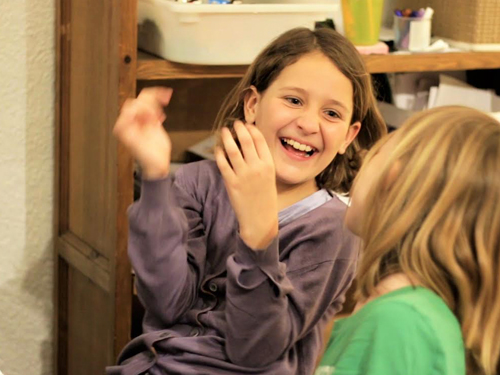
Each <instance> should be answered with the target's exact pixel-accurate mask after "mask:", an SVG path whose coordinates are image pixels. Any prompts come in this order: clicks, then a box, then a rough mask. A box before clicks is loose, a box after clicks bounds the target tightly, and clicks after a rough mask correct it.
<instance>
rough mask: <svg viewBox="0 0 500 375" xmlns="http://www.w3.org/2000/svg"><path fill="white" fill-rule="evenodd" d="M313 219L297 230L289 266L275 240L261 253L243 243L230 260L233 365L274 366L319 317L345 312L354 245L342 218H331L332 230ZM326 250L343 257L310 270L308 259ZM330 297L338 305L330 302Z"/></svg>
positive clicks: (228, 312) (228, 337)
mask: <svg viewBox="0 0 500 375" xmlns="http://www.w3.org/2000/svg"><path fill="white" fill-rule="evenodd" d="M311 219H312V221H311V222H310V225H308V226H304V227H302V228H296V229H295V231H296V233H295V234H294V236H295V237H296V240H295V241H293V242H292V243H291V244H289V246H288V248H286V249H282V251H286V252H289V254H290V257H289V259H288V261H287V265H285V264H284V263H282V262H280V261H279V257H278V254H279V250H278V239H277V238H276V239H275V240H274V241H273V242H272V243H271V245H270V246H269V247H268V248H267V249H266V250H264V251H260V252H255V251H253V250H252V249H250V248H248V247H247V246H246V245H245V243H244V242H243V241H242V240H240V241H239V247H238V248H237V249H236V253H235V254H234V255H233V256H231V257H230V258H229V259H228V262H227V268H228V286H227V307H226V319H227V322H228V325H227V327H228V328H227V333H226V350H227V354H228V356H229V358H230V359H231V361H232V362H233V363H236V364H239V365H242V366H265V365H268V364H270V363H272V362H274V361H276V360H277V359H278V358H279V357H280V356H281V355H282V354H283V353H285V352H286V351H287V350H288V349H289V348H290V347H292V346H293V345H295V343H296V342H297V341H299V340H300V339H302V338H303V337H304V335H305V334H307V333H308V332H309V331H310V330H311V329H312V328H313V327H314V325H316V324H317V323H318V322H319V320H320V319H321V317H322V316H321V314H319V313H318V312H324V311H326V310H328V309H329V310H330V313H336V312H338V311H339V310H340V308H341V307H342V304H343V302H344V293H345V290H346V289H347V288H348V286H349V285H350V284H351V282H352V279H353V277H354V270H355V256H353V252H352V250H353V249H355V242H356V241H355V240H354V237H353V236H351V235H349V234H348V233H347V232H346V229H344V227H343V224H342V218H341V217H338V218H329V223H328V224H329V225H326V223H324V222H323V223H319V222H318V223H314V216H311ZM315 224H317V225H315ZM325 246H331V247H336V249H335V252H336V253H337V254H338V255H339V256H338V257H337V258H336V259H335V260H330V261H324V262H321V263H312V264H308V261H307V259H308V258H309V259H310V253H311V252H315V251H316V252H317V251H322V249H324V248H325ZM343 254H345V257H343V256H342V255H343ZM332 288H335V290H332ZM331 295H335V298H334V301H331V299H329V298H327V297H326V296H331ZM332 302H333V304H332Z"/></svg>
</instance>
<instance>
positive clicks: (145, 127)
mask: <svg viewBox="0 0 500 375" xmlns="http://www.w3.org/2000/svg"><path fill="white" fill-rule="evenodd" d="M171 97H172V89H170V88H164V87H152V88H146V89H143V90H142V91H141V92H140V94H139V96H138V97H137V99H127V101H126V102H125V103H124V104H123V107H122V109H121V111H120V115H119V116H118V119H117V120H116V123H115V126H114V128H113V134H114V135H115V136H116V137H117V138H118V139H119V140H120V141H121V142H122V143H123V144H124V145H125V147H126V148H127V149H128V151H129V152H130V153H131V154H132V156H133V157H134V158H135V159H136V160H137V161H138V162H139V164H140V165H141V167H142V174H143V176H144V178H146V179H159V178H163V177H166V176H167V175H168V172H169V169H170V155H171V151H172V145H171V142H170V137H169V136H168V134H167V132H166V131H165V129H164V128H163V121H165V119H166V116H165V112H164V111H163V107H165V106H167V105H168V103H169V102H170V98H171Z"/></svg>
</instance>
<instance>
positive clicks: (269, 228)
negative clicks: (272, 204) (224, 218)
mask: <svg viewBox="0 0 500 375" xmlns="http://www.w3.org/2000/svg"><path fill="white" fill-rule="evenodd" d="M277 235H278V220H277V218H276V221H275V222H273V223H271V224H270V225H266V226H263V227H262V228H261V229H247V228H242V227H240V237H241V239H242V240H243V242H244V243H245V244H246V245H247V246H248V247H249V248H251V249H252V250H254V251H262V250H266V249H267V248H268V247H269V245H270V244H271V243H272V242H273V240H274V239H275V238H276V236H277Z"/></svg>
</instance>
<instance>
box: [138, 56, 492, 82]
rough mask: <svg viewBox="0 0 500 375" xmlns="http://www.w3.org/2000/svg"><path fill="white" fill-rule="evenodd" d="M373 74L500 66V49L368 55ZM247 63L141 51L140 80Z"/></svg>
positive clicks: (234, 71)
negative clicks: (194, 60) (184, 59)
mask: <svg viewBox="0 0 500 375" xmlns="http://www.w3.org/2000/svg"><path fill="white" fill-rule="evenodd" d="M364 59H365V62H366V65H367V67H368V70H369V72H370V73H389V72H423V71H427V72H428V71H443V70H475V69H498V68H500V52H449V53H425V54H424V53H422V54H408V55H403V54H391V55H369V56H364ZM247 68H248V66H247V65H190V64H179V63H174V62H171V61H167V60H164V59H162V58H159V57H156V56H153V55H150V54H147V53H144V52H139V53H138V64H137V79H138V80H143V81H151V80H163V79H195V78H234V77H241V76H243V74H244V73H245V71H246V69H247Z"/></svg>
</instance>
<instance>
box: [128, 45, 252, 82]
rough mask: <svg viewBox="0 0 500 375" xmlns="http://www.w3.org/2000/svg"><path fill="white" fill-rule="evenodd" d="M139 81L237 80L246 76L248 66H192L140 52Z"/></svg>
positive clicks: (138, 64) (138, 63)
mask: <svg viewBox="0 0 500 375" xmlns="http://www.w3.org/2000/svg"><path fill="white" fill-rule="evenodd" d="M137 58H138V62H137V79H138V80H143V81H151V80H161V79H195V78H235V77H236V78H237V77H242V76H243V74H245V72H246V70H247V68H248V65H191V64H179V63H175V62H172V61H168V60H164V59H162V58H160V57H157V56H153V55H150V54H148V53H145V52H141V51H139V53H138V54H137Z"/></svg>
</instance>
